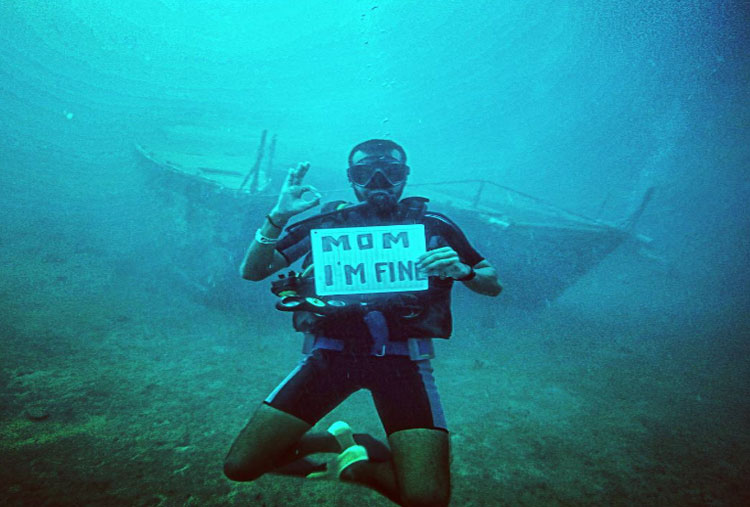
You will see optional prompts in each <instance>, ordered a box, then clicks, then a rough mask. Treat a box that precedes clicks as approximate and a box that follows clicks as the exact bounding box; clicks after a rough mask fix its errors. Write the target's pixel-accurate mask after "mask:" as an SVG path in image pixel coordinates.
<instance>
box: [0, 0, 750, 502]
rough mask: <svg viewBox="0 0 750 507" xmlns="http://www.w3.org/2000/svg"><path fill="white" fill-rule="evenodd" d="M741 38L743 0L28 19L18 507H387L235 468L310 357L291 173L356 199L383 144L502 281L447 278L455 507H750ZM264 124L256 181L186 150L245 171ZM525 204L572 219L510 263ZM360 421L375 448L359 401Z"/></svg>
mask: <svg viewBox="0 0 750 507" xmlns="http://www.w3.org/2000/svg"><path fill="white" fill-rule="evenodd" d="M748 27H750V6H749V5H748V3H747V2H745V1H742V0H735V1H729V0H714V1H711V0H691V1H677V0H664V1H659V2H654V1H647V0H633V1H626V0H620V1H617V0H613V1H606V2H597V1H579V2H558V1H552V0H542V1H537V2H525V1H521V0H517V1H516V0H512V1H499V0H498V1H480V0H476V1H472V0H467V1H449V0H446V1H442V2H434V1H433V2H427V1H418V0H417V1H409V2H398V1H395V0H387V1H382V2H364V1H353V0H351V1H340V2H326V1H322V0H314V1H313V0H311V1H296V2H263V1H259V0H247V1H243V0H225V1H223V2H210V1H204V0H195V1H190V0H131V1H128V2H116V1H114V0H97V1H94V0H56V1H48V0H4V1H3V2H2V3H0V190H1V191H2V193H1V194H0V301H1V303H2V306H1V307H0V308H1V311H2V318H1V319H0V503H2V504H3V505H272V506H273V505H349V504H350V503H356V504H361V505H390V503H389V502H388V501H387V500H385V499H383V498H381V497H380V496H378V495H377V494H375V493H374V492H372V491H370V490H367V489H364V488H360V487H357V486H353V485H350V484H340V483H334V482H326V481H310V480H301V479H297V478H291V477H282V476H275V475H267V476H264V477H262V478H261V479H259V480H257V481H255V482H252V483H244V484H240V483H232V482H230V481H229V480H228V479H226V478H225V477H224V476H223V473H222V463H223V459H224V456H225V454H226V452H227V450H228V449H229V446H230V445H231V443H232V441H233V439H234V438H235V436H236V435H237V433H238V432H239V431H240V429H241V428H242V427H243V425H244V424H245V423H246V422H247V419H248V418H249V416H250V415H251V414H252V412H253V410H254V409H255V408H256V407H257V406H258V404H259V403H260V402H261V401H262V400H263V399H264V398H265V397H266V396H267V395H268V393H269V392H271V391H272V390H273V389H274V387H275V386H276V385H277V384H278V383H279V382H280V381H281V380H282V379H284V378H285V377H286V376H287V374H288V373H289V371H291V370H292V368H293V367H294V366H295V365H296V363H297V362H298V361H299V359H300V357H301V354H300V350H301V344H302V339H301V335H299V334H297V333H295V332H294V330H293V329H292V326H291V322H290V319H289V316H288V314H284V313H282V312H276V311H274V310H273V307H274V303H275V297H274V296H273V294H271V292H270V290H269V288H270V282H269V281H268V280H266V281H261V282H250V281H245V280H241V279H240V276H239V273H238V271H237V268H238V266H239V263H240V261H241V259H242V256H243V254H244V250H245V248H246V247H247V245H248V244H249V243H250V241H251V240H252V237H253V233H254V231H255V229H256V228H257V227H258V226H259V225H260V224H262V223H263V220H264V216H265V214H266V213H268V211H269V210H270V209H271V207H272V206H273V205H274V202H275V198H276V195H277V194H278V191H279V189H280V188H281V184H282V179H283V176H284V174H285V171H286V169H287V168H288V167H290V166H293V165H295V164H296V163H298V162H300V161H309V162H310V164H311V169H310V172H309V181H310V182H311V183H313V184H314V185H315V186H316V187H317V188H318V189H319V190H320V191H321V192H322V193H323V196H324V197H323V200H324V201H330V200H334V199H349V200H354V196H353V194H352V193H351V189H350V188H349V185H348V182H347V180H346V166H347V154H348V153H349V150H350V149H351V148H352V147H353V146H354V145H355V144H357V143H359V142H361V141H364V140H366V139H371V138H385V139H392V140H394V141H396V142H398V143H399V144H401V145H402V146H404V148H405V150H406V153H407V155H408V163H409V166H410V168H411V174H410V176H409V181H408V184H407V193H408V194H409V195H424V196H426V197H428V198H430V197H431V196H432V197H434V201H431V202H430V205H429V206H430V209H434V210H436V211H440V212H443V213H445V214H446V215H448V216H450V217H452V218H454V220H456V221H457V222H458V224H459V225H460V226H461V227H462V229H463V230H464V232H465V233H466V235H467V237H468V238H469V240H470V241H471V242H472V243H473V244H475V246H477V248H478V249H479V250H480V253H481V254H482V255H483V256H484V257H486V258H487V259H488V260H489V261H490V262H491V263H492V264H493V265H494V266H496V268H497V270H498V273H499V275H500V279H501V281H505V283H504V291H503V293H502V294H501V295H500V296H499V297H498V298H484V297H482V296H480V295H478V294H475V293H473V292H471V291H469V290H467V289H466V288H465V287H463V286H460V285H461V284H456V285H457V287H456V288H455V290H454V291H453V309H454V312H453V318H454V331H453V336H452V338H451V339H450V340H448V341H445V340H440V341H439V343H436V349H437V357H436V358H435V359H434V360H433V366H434V368H435V377H436V381H437V386H438V388H439V390H440V394H441V398H442V402H443V405H444V408H445V411H446V417H447V420H448V426H449V429H450V432H451V446H452V454H453V458H452V464H451V472H452V474H453V475H452V484H453V497H452V498H453V500H452V501H453V504H454V505H476V506H480V505H488V506H489V505H680V506H682V505H726V506H733V505H737V506H739V505H748V504H750V487H749V486H748V484H747V478H748V477H750V458H749V457H750V319H749V318H748V315H750V298H749V297H748V290H749V289H750V269H749V266H748V264H749V260H750V213H749V212H748V202H749V201H750V172H749V170H748V169H749V168H750V106H749V105H748V104H749V103H750V87H749V86H748V83H750V41H749V40H748V36H749V35H750V29H749V28H748ZM263 131H268V138H269V140H270V139H271V136H274V139H275V141H274V143H275V144H274V151H273V157H271V152H270V151H269V150H268V145H266V149H265V157H264V158H263V167H264V170H265V176H266V178H267V180H264V181H260V182H259V189H258V191H257V192H255V193H254V194H249V193H238V192H234V191H227V189H226V188H222V187H221V186H217V185H215V184H212V183H211V182H209V181H208V180H206V179H201V178H198V177H195V176H190V175H185V174H182V173H181V172H180V170H176V169H178V166H177V165H176V164H175V163H170V160H171V161H175V160H177V158H175V157H178V156H179V157H185V158H187V157H202V156H208V155H206V154H210V155H211V156H215V157H224V159H228V157H235V158H234V159H233V160H239V159H240V158H238V157H247V160H249V161H250V164H248V166H243V167H231V169H232V170H237V171H240V174H244V172H245V171H247V170H248V169H250V167H249V165H251V164H252V161H253V160H255V157H256V152H258V151H259V140H260V139H261V133H262V132H263ZM143 147H148V148H149V149H151V148H153V147H158V149H157V148H153V149H154V151H153V153H157V152H158V153H161V154H165V155H164V156H165V157H167V156H171V157H173V158H171V159H169V160H167V159H166V158H165V159H163V160H161V159H159V160H161V162H163V163H161V164H160V163H158V162H159V160H157V158H158V157H156V156H154V157H152V158H151V159H149V157H147V156H145V155H147V153H146V151H144V148H143ZM170 150H171V151H170ZM149 153H150V152H149ZM181 160H182V159H181ZM204 169H205V168H204ZM215 172H216V174H222V173H221V172H220V171H215ZM230 172H231V171H230ZM467 179H469V180H472V181H474V180H482V181H485V182H487V183H486V186H484V187H483V190H482V192H483V194H482V199H483V202H492V201H493V199H495V198H497V199H499V198H500V196H501V195H500V194H502V195H504V196H506V197H507V198H508V199H507V200H506V201H502V203H501V204H497V205H496V206H497V207H496V208H495V210H496V211H497V214H495V215H493V214H492V213H491V212H489V211H488V209H489V208H483V209H484V211H483V212H482V213H480V211H479V210H478V208H476V209H477V211H476V212H473V211H472V209H475V208H468V209H469V211H468V212H467V211H466V210H467V208H466V207H464V208H461V206H460V205H459V203H460V202H461V199H464V198H466V199H469V200H471V196H473V195H474V194H473V193H471V192H474V191H475V190H465V189H464V187H463V186H462V185H464V184H463V183H445V182H452V181H456V180H462V181H463V180H467ZM440 182H443V183H442V184H441V185H438V184H437V183H440ZM261 183H262V184H261ZM261 187H262V188H261ZM467 188H468V187H467ZM472 188H473V187H472ZM505 189H508V190H507V193H506V190H505ZM433 192H434V195H432V194H433ZM438 194H448V195H453V196H454V197H452V198H450V199H448V200H440V199H438V198H437V197H436V196H437V195H438ZM467 196H469V197H468V198H467ZM510 196H516V197H515V198H513V199H511V198H510ZM518 196H521V197H520V198H519V197H518ZM514 199H515V200H514ZM519 199H520V200H521V201H523V202H527V203H529V206H532V205H533V206H538V207H541V208H540V209H543V210H546V211H544V213H547V214H542V215H539V216H543V217H546V216H552V215H554V216H555V217H560V216H566V217H569V218H570V217H576V220H578V222H576V223H577V224H578V225H577V226H576V227H573V228H571V227H567V226H566V228H565V229H564V230H565V231H568V232H570V234H567V233H566V234H561V235H557V236H554V237H550V236H549V235H547V233H546V232H545V231H550V230H551V226H550V224H549V223H547V222H545V221H544V220H541V221H540V220H536V221H534V224H533V225H534V228H532V229H531V230H532V233H529V234H527V235H526V236H524V241H525V242H521V243H518V244H516V243H514V245H515V246H514V247H513V248H510V247H509V246H508V241H509V240H507V241H506V238H509V237H510V232H506V231H505V229H504V227H505V228H507V231H512V230H513V227H512V226H510V227H508V224H509V223H512V221H513V216H514V215H513V214H512V213H511V212H510V211H508V210H510V208H509V207H508V208H507V209H506V208H505V206H506V205H507V206H510V205H511V204H513V205H514V206H520V207H521V208H523V207H524V206H525V204H523V203H521V204H519ZM477 200H478V198H477ZM524 200H525V201H524ZM511 201H512V202H511ZM498 202H499V201H498ZM475 204H476V202H475ZM642 205H645V207H642ZM488 206H489V204H488ZM459 209H462V210H463V211H457V210H459ZM550 210H553V211H550ZM454 213H455V214H454ZM462 213H463V214H462ZM549 213H552V215H549ZM506 215H507V216H508V217H509V218H507V220H506V218H503V217H506ZM487 217H494V218H487ZM498 217H500V218H498ZM545 220H546V219H545ZM581 221H584V222H585V224H588V225H587V226H586V227H583V225H581V224H582V223H583V222H581ZM583 229H585V230H586V231H590V230H597V231H603V232H602V234H601V236H596V235H588V234H587V235H586V238H588V239H586V241H583V240H581V234H582V233H581V230H583ZM579 233H580V234H579ZM598 238H599V239H598ZM613 238H614V239H613ZM605 241H609V242H610V243H608V245H610V244H611V247H610V246H607V247H606V248H605V247H604V246H603V245H604V242H605ZM574 242H575V245H579V244H580V245H583V246H581V247H578V246H576V249H572V244H573V243H574ZM518 245H520V246H518ZM561 252H573V253H572V254H570V256H568V257H563V256H562V254H561ZM602 252H603V253H602ZM558 253H559V254H560V256H559V257H556V255H557V254H558ZM600 254H601V255H600ZM573 263H575V264H576V266H579V264H580V266H581V267H580V268H579V267H576V268H575V269H571V268H570V266H571V265H572V264H573ZM532 273H533V274H534V276H535V277H536V278H533V280H534V281H533V282H532V281H529V280H532V277H531V274H532ZM561 273H566V276H564V277H563V276H562V275H561ZM539 277H541V278H543V279H544V278H546V279H549V280H556V281H559V284H558V285H559V288H560V289H559V290H558V291H550V290H549V287H547V286H546V285H545V284H543V283H541V282H539ZM524 283H526V284H528V286H525V285H524ZM532 289H533V290H532ZM545 291H546V292H545ZM527 293H528V294H532V295H533V297H532V296H529V297H528V298H520V297H519V296H518V295H519V294H527ZM339 419H344V420H346V421H348V422H349V423H350V424H351V425H352V426H353V427H354V428H355V429H356V430H357V431H364V432H368V433H371V434H373V435H375V436H376V437H378V438H384V437H385V433H384V431H383V429H382V427H381V425H380V422H379V420H378V417H377V413H376V411H375V409H374V406H373V404H372V401H371V399H370V397H369V395H368V394H367V393H366V392H360V393H357V394H355V395H354V396H353V397H352V398H351V399H349V400H347V401H346V402H345V403H344V404H342V405H341V406H339V407H338V408H336V409H335V410H334V411H333V412H332V413H331V414H330V415H329V416H327V417H326V418H325V419H324V420H323V421H321V422H320V423H319V425H318V429H324V428H326V427H327V426H328V425H329V424H330V423H332V422H333V421H336V420H339Z"/></svg>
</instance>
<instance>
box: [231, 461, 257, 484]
mask: <svg viewBox="0 0 750 507" xmlns="http://www.w3.org/2000/svg"><path fill="white" fill-rule="evenodd" d="M224 475H225V476H226V477H227V479H229V480H230V481H236V482H250V481H254V480H255V479H257V478H258V477H260V476H261V475H263V471H262V470H257V469H255V468H254V467H252V466H248V465H247V463H242V462H239V461H235V460H232V459H227V460H226V461H224Z"/></svg>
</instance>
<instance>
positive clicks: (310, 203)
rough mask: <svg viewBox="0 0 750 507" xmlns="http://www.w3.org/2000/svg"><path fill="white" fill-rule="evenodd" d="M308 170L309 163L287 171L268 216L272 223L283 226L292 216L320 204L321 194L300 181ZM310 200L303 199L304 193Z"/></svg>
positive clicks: (303, 163)
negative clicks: (307, 194)
mask: <svg viewBox="0 0 750 507" xmlns="http://www.w3.org/2000/svg"><path fill="white" fill-rule="evenodd" d="M309 169H310V163H309V162H300V163H299V164H297V167H292V168H290V169H289V173H288V174H287V177H286V179H285V180H284V184H283V185H282V186H281V192H280V193H279V200H278V201H277V202H276V206H274V208H273V209H272V210H271V213H270V214H269V215H270V217H271V218H272V219H274V223H277V224H285V223H286V222H287V221H289V219H290V218H292V217H293V216H294V215H297V214H299V213H302V212H304V211H307V210H309V209H310V208H313V207H315V206H317V205H318V204H320V199H321V197H322V196H321V194H320V192H318V190H317V189H316V188H315V187H313V186H312V185H303V184H302V179H303V178H304V177H305V174H307V171H308V170H309ZM308 192H309V193H310V194H311V195H312V197H313V198H312V199H307V198H305V197H304V196H305V194H306V193H308Z"/></svg>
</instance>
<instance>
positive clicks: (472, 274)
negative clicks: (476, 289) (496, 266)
mask: <svg viewBox="0 0 750 507" xmlns="http://www.w3.org/2000/svg"><path fill="white" fill-rule="evenodd" d="M475 276H477V272H476V271H475V270H474V266H469V274H468V275H466V276H462V277H461V278H456V280H458V281H459V282H468V281H469V280H473V279H474V277H475Z"/></svg>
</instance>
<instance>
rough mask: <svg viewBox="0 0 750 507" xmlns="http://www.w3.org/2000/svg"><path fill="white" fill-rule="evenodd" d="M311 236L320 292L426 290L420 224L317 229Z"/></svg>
mask: <svg viewBox="0 0 750 507" xmlns="http://www.w3.org/2000/svg"><path fill="white" fill-rule="evenodd" d="M310 241H311V243H312V254H313V260H314V262H315V292H316V293H317V294H318V295H320V296H329V295H334V294H374V293H378V292H403V291H417V290H427V277H426V276H425V275H423V274H420V273H418V272H417V266H416V261H417V258H418V257H419V256H420V255H422V254H423V253H425V236H424V225H422V224H409V225H378V226H370V227H339V228H335V229H313V230H312V231H310Z"/></svg>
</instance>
